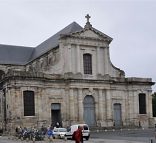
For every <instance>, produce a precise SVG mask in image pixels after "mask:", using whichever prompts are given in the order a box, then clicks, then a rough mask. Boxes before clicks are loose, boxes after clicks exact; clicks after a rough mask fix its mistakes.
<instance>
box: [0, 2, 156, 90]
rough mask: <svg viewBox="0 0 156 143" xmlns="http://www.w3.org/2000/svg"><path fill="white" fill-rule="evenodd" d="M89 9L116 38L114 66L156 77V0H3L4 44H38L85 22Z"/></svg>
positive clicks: (96, 23)
mask: <svg viewBox="0 0 156 143" xmlns="http://www.w3.org/2000/svg"><path fill="white" fill-rule="evenodd" d="M87 13H89V14H90V15H91V19H90V22H91V24H92V26H93V27H94V28H96V29H98V30H100V31H102V32H103V33H105V34H107V35H109V36H110V37H112V38H113V41H112V43H111V44H110V57H111V61H112V63H113V65H115V66H116V67H118V68H120V69H122V70H124V71H125V73H126V77H145V78H147V77H150V78H152V79H153V81H154V82H155V81H156V67H155V62H156V16H155V15H156V1H155V0H0V19H1V20H0V44H8V45H20V46H32V47H35V46H37V45H39V44H40V43H42V42H43V41H44V40H46V39H47V38H49V37H50V36H52V35H54V34H55V33H56V32H58V31H60V30H61V29H62V28H64V27H66V26H67V25H68V24H70V23H71V22H73V21H75V22H77V23H78V24H80V25H81V26H82V27H83V26H84V25H85V23H86V19H85V18H84V17H85V15H86V14H87ZM153 90H154V92H156V85H155V86H153Z"/></svg>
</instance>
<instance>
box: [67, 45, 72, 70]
mask: <svg viewBox="0 0 156 143" xmlns="http://www.w3.org/2000/svg"><path fill="white" fill-rule="evenodd" d="M67 51H68V63H66V64H67V65H68V72H71V70H72V59H71V44H69V45H68V50H67Z"/></svg>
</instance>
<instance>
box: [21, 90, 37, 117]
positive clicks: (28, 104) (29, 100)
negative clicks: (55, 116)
mask: <svg viewBox="0 0 156 143" xmlns="http://www.w3.org/2000/svg"><path fill="white" fill-rule="evenodd" d="M23 100H24V116H35V102H34V91H28V90H27V91H24V92H23Z"/></svg>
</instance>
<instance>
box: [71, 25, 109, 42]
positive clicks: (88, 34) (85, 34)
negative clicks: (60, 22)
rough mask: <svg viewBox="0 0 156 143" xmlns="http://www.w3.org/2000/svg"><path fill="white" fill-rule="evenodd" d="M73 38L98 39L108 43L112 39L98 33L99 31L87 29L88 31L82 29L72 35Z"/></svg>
mask: <svg viewBox="0 0 156 143" xmlns="http://www.w3.org/2000/svg"><path fill="white" fill-rule="evenodd" d="M72 35H74V36H80V37H85V38H87V37H88V38H94V39H100V40H102V39H103V40H107V41H109V42H111V41H112V38H111V37H109V36H107V35H106V34H104V33H102V32H100V31H99V30H97V29H95V28H93V27H92V28H88V29H85V28H84V29H83V30H81V31H79V32H75V33H72Z"/></svg>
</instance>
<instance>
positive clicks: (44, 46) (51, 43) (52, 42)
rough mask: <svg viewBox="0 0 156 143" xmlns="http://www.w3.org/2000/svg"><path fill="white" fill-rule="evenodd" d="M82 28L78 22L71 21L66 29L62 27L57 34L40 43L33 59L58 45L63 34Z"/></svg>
mask: <svg viewBox="0 0 156 143" xmlns="http://www.w3.org/2000/svg"><path fill="white" fill-rule="evenodd" d="M82 29H83V28H82V27H81V26H80V25H79V24H77V23H76V22H73V23H71V24H70V25H68V26H67V27H65V28H64V29H62V30H61V31H59V32H58V33H56V34H55V35H53V36H52V37H50V38H49V39H47V40H46V41H44V42H43V43H41V44H40V45H38V46H37V47H36V48H35V50H34V53H33V55H32V59H35V58H36V57H38V56H40V55H42V54H44V53H46V52H47V51H49V50H50V49H52V48H55V47H57V46H58V44H59V43H58V40H59V38H60V35H61V34H70V33H73V32H77V31H80V30H82Z"/></svg>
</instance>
